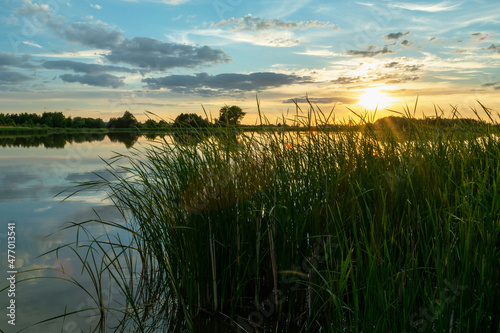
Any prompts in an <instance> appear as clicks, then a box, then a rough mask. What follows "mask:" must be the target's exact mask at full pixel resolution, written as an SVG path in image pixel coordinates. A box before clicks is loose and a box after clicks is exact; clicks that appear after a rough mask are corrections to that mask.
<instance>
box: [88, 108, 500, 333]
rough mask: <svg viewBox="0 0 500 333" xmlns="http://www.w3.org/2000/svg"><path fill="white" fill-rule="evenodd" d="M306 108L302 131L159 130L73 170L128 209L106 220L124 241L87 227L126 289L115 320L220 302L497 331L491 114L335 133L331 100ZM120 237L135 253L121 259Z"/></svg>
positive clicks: (329, 327) (302, 323) (345, 326)
mask: <svg viewBox="0 0 500 333" xmlns="http://www.w3.org/2000/svg"><path fill="white" fill-rule="evenodd" d="M297 108H298V106H297ZM307 114H308V116H304V115H303V114H302V113H301V111H300V109H299V108H298V109H297V117H296V118H295V119H293V120H292V126H293V127H294V128H298V127H303V126H307V127H308V128H309V131H305V132H299V131H297V132H291V131H284V130H281V129H280V130H275V131H262V132H259V133H243V134H241V136H240V137H239V140H238V141H232V140H228V139H227V137H224V136H212V137H207V138H205V140H203V141H199V142H198V143H197V144H196V145H183V144H178V143H177V142H175V141H173V142H170V141H167V140H165V141H161V142H157V143H156V144H154V145H153V146H151V147H149V148H145V149H144V150H142V151H135V152H132V153H131V154H130V155H129V156H124V155H117V156H116V158H114V159H112V160H111V161H109V164H108V170H109V173H110V174H109V177H103V179H102V180H101V181H96V182H91V183H87V184H83V186H84V188H89V187H90V188H94V187H98V188H104V189H106V190H107V193H108V194H109V196H110V197H111V198H112V199H113V202H114V203H115V204H116V205H117V207H118V208H119V209H120V210H121V211H122V212H124V215H125V216H130V218H129V219H128V224H127V225H126V226H123V225H122V226H120V225H113V226H114V227H117V228H121V229H122V230H125V231H127V232H129V233H130V237H131V238H132V243H131V244H123V243H122V242H120V243H119V244H118V242H113V243H112V242H109V241H107V242H104V244H106V246H110V245H111V248H112V249H114V250H113V251H114V252H113V253H112V254H113V255H111V251H103V250H102V248H99V246H98V245H96V244H101V243H99V241H96V240H95V239H93V240H92V242H93V245H92V249H93V250H94V251H95V252H99V251H101V252H102V254H103V257H108V259H107V260H108V261H107V262H110V261H111V263H114V264H113V265H111V264H110V265H109V266H108V265H106V270H107V271H106V272H108V273H109V274H110V275H111V274H112V275H111V276H112V278H114V279H115V281H116V282H117V283H118V285H119V286H120V288H121V290H122V291H123V293H124V295H125V296H126V297H127V304H128V307H127V309H125V310H123V309H119V313H120V314H123V315H124V319H123V320H122V321H121V322H120V323H121V325H122V327H120V329H123V330H125V331H149V330H150V331H154V330H155V329H160V328H163V326H162V325H164V324H165V322H163V321H162V320H161V318H165V319H167V318H171V317H170V315H169V314H170V313H171V312H172V311H173V310H174V309H179V308H180V309H181V311H183V313H184V316H185V317H184V319H185V322H186V323H187V324H188V325H190V324H192V323H193V321H194V320H195V318H196V317H197V316H198V315H199V314H200V313H201V312H208V313H221V314H223V315H224V316H225V317H229V318H232V319H234V321H233V323H235V325H236V324H238V325H239V326H240V328H241V327H243V328H245V329H246V330H247V331H249V332H250V331H253V328H252V327H253V326H252V325H253V324H256V325H261V324H262V323H261V322H260V320H259V316H260V317H261V318H270V322H271V323H273V324H274V325H277V324H279V325H280V329H284V327H287V328H288V329H289V330H290V331H292V330H294V329H300V330H301V331H307V332H318V331H322V332H339V331H346V332H384V331H387V332H410V331H419V332H433V331H436V332H450V331H451V332H477V331H484V332H494V331H498V328H499V327H500V326H499V325H500V318H499V317H498V316H497V312H498V308H499V305H500V304H499V300H500V262H499V258H500V195H499V193H500V136H499V134H500V133H499V132H498V129H497V128H496V127H490V126H485V125H484V124H483V125H481V126H477V127H476V126H474V127H473V128H472V130H471V127H470V126H468V125H467V126H466V125H464V126H463V127H461V128H460V130H443V128H442V127H439V126H432V124H429V125H428V126H427V125H426V126H420V125H419V122H418V121H415V120H414V119H413V118H411V116H409V115H408V116H407V119H406V121H405V122H406V124H407V126H406V127H405V126H400V128H411V129H412V130H411V131H407V132H408V133H406V134H404V135H400V133H398V131H399V132H403V131H402V130H401V129H397V127H392V129H389V127H386V128H385V129H379V128H376V127H375V126H367V124H365V123H364V122H363V121H362V122H361V123H360V124H358V125H359V126H356V127H351V129H350V130H349V127H346V129H347V130H346V131H344V132H335V133H330V132H323V130H322V129H323V128H325V127H324V126H322V125H326V124H328V119H331V118H332V114H324V113H323V112H322V111H321V110H319V109H316V108H314V107H313V106H312V105H311V106H310V110H309V111H308V113H307ZM313 119H315V120H316V121H317V123H318V126H317V127H312V126H310V124H311V122H312V120H313ZM361 119H362V120H363V119H366V118H364V117H361ZM282 121H283V123H285V122H286V121H290V119H283V120H282ZM464 124H467V123H464ZM355 128H361V129H362V132H361V133H360V132H358V131H357V130H355ZM123 165H127V167H122V166H123ZM102 223H104V222H102ZM113 244H114V245H113ZM124 249H126V251H125V250H124ZM121 251H125V252H126V256H125V257H123V256H121V258H122V259H126V260H124V261H127V260H129V258H132V257H133V258H135V260H137V261H135V262H133V261H132V260H130V261H129V263H128V265H127V266H121V265H118V264H116V263H117V262H118V261H119V258H120V256H118V257H119V258H118V259H116V258H115V257H116V253H117V252H120V253H121ZM93 253H94V252H93ZM109 258H112V259H109ZM109 267H112V268H109ZM137 267H140V268H141V269H139V270H138V271H134V268H137ZM129 272H135V273H137V274H139V280H138V281H137V280H134V281H130V280H129V279H126V278H122V276H128V274H129ZM100 273H101V274H102V273H103V271H101V272H100ZM130 276H131V277H132V276H134V275H133V274H132V273H130ZM98 290H100V289H98ZM273 290H274V291H276V292H274V293H273ZM277 291H279V293H278V292H277ZM99 292H100V293H101V294H102V293H105V292H106V291H102V290H101V291H99ZM175 305H177V307H176V306H175ZM101 308H102V307H101ZM117 311H118V310H117ZM108 317H109V316H108ZM249 318H250V319H249ZM146 325H148V327H147V328H145V326H146ZM269 330H270V331H275V330H276V328H275V327H270V328H269Z"/></svg>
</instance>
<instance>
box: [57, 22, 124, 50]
mask: <svg viewBox="0 0 500 333" xmlns="http://www.w3.org/2000/svg"><path fill="white" fill-rule="evenodd" d="M63 35H64V37H65V39H66V40H68V41H71V42H78V43H80V44H83V45H85V46H90V47H96V48H99V49H112V48H114V47H116V46H117V45H119V44H120V43H121V42H122V41H123V40H124V38H123V32H122V31H117V30H110V29H108V27H106V26H96V25H90V24H86V23H72V24H71V25H70V26H69V27H65V28H64V32H63Z"/></svg>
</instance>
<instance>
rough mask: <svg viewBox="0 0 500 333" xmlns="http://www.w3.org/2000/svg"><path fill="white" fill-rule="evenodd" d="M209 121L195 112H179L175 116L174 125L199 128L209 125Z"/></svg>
mask: <svg viewBox="0 0 500 333" xmlns="http://www.w3.org/2000/svg"><path fill="white" fill-rule="evenodd" d="M209 126H210V123H209V121H208V120H206V119H203V118H202V117H200V116H199V115H197V114H196V113H181V114H180V115H178V116H177V118H175V121H174V127H176V128H182V127H191V128H201V127H209Z"/></svg>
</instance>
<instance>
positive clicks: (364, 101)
mask: <svg viewBox="0 0 500 333" xmlns="http://www.w3.org/2000/svg"><path fill="white" fill-rule="evenodd" d="M393 102H394V98H392V97H390V96H389V95H387V94H386V93H385V92H382V91H380V90H379V89H373V88H372V89H366V90H365V91H364V92H363V93H362V94H361V96H359V101H358V105H361V106H362V107H364V108H365V109H367V110H375V109H377V110H382V109H385V108H386V107H388V106H389V105H391V104H392V103H393Z"/></svg>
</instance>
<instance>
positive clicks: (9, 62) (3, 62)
mask: <svg viewBox="0 0 500 333" xmlns="http://www.w3.org/2000/svg"><path fill="white" fill-rule="evenodd" d="M31 58H32V57H31V56H29V55H24V56H21V57H16V56H15V55H13V54H12V53H5V52H0V66H12V67H18V68H25V69H34V68H36V66H35V65H33V64H30V63H29V62H28V61H29V60H30V59H31Z"/></svg>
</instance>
